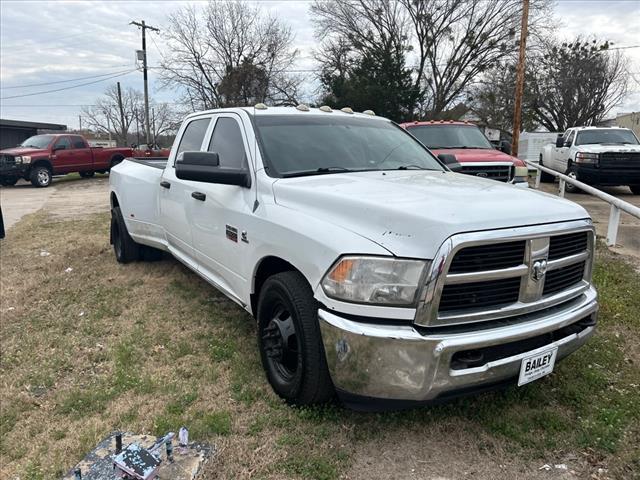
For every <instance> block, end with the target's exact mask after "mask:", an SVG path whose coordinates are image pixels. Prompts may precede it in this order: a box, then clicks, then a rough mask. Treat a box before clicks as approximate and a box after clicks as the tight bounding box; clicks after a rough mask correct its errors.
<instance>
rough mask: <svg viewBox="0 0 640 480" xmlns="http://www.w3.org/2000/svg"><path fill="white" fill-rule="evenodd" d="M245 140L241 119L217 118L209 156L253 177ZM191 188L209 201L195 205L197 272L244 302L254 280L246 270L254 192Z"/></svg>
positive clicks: (197, 184)
mask: <svg viewBox="0 0 640 480" xmlns="http://www.w3.org/2000/svg"><path fill="white" fill-rule="evenodd" d="M246 138H247V137H246V133H245V132H244V127H243V125H242V122H241V119H240V117H239V116H238V115H236V114H233V113H224V114H219V115H217V116H216V117H215V125H214V128H213V132H212V134H211V140H210V141H209V144H208V146H207V150H208V151H210V152H216V153H217V154H218V159H219V162H220V166H221V167H230V168H246V169H249V170H250V171H252V168H251V162H250V159H249V157H248V152H249V151H250V149H249V148H248V147H249V145H247V142H246ZM192 183H193V185H194V186H195V187H196V188H197V190H198V191H199V192H200V193H202V194H204V197H205V198H203V199H202V200H193V201H192V202H191V209H192V214H191V215H192V218H193V223H192V228H193V244H194V248H195V249H196V255H197V258H198V263H199V268H200V270H201V272H202V273H203V274H204V275H205V276H206V277H209V278H210V279H211V280H212V281H213V282H215V283H217V284H218V286H219V287H221V288H222V289H224V290H226V291H227V293H229V294H230V295H232V296H235V297H236V298H241V297H242V294H241V292H242V291H243V286H244V285H246V282H247V280H246V277H247V276H248V275H249V274H250V273H248V272H247V271H245V270H246V269H244V268H243V265H245V264H246V262H245V259H246V258H247V255H248V250H249V242H250V241H251V235H252V234H255V233H256V232H252V231H251V229H250V228H249V227H250V219H251V217H252V216H253V214H252V208H253V204H254V200H255V186H254V187H253V188H245V187H240V186H236V185H221V184H216V183H204V182H192ZM201 198H202V197H201Z"/></svg>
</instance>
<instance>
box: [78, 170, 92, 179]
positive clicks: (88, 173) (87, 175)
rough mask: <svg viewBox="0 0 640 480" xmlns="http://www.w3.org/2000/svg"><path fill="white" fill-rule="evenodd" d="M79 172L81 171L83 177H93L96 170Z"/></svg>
mask: <svg viewBox="0 0 640 480" xmlns="http://www.w3.org/2000/svg"><path fill="white" fill-rule="evenodd" d="M79 173H80V176H81V177H82V178H91V177H93V175H94V174H95V172H93V171H90V172H79Z"/></svg>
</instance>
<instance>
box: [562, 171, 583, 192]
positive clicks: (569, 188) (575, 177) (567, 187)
mask: <svg viewBox="0 0 640 480" xmlns="http://www.w3.org/2000/svg"><path fill="white" fill-rule="evenodd" d="M565 175H566V176H567V177H569V178H572V179H573V180H578V174H577V173H576V169H575V167H573V166H571V165H570V166H569V168H567V171H566V172H565ZM564 191H565V192H567V193H580V192H581V190H580V188H578V187H576V186H575V185H573V184H571V183H569V182H565V184H564Z"/></svg>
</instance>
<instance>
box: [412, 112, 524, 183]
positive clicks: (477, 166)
mask: <svg viewBox="0 0 640 480" xmlns="http://www.w3.org/2000/svg"><path fill="white" fill-rule="evenodd" d="M400 126H401V127H402V128H404V129H406V130H407V131H408V132H409V133H411V134H412V135H413V136H414V137H416V138H417V139H418V140H420V142H422V144H423V145H425V146H426V147H427V148H428V149H429V150H431V151H432V152H433V153H434V154H435V155H437V156H439V155H442V154H449V155H454V156H455V157H456V160H457V161H458V162H459V163H460V165H461V166H462V170H461V173H466V174H468V175H475V176H477V177H485V178H490V179H492V180H498V181H502V182H508V183H513V184H515V185H518V186H521V187H528V186H529V184H528V177H529V173H528V169H527V167H526V165H525V163H524V162H523V161H522V160H520V159H518V158H515V157H512V156H511V155H509V154H508V153H506V152H504V151H500V150H497V149H496V148H495V147H494V146H493V145H491V142H489V140H488V139H487V137H485V135H484V133H482V131H481V130H480V129H479V128H478V126H477V125H474V124H472V123H469V122H455V121H452V120H439V121H429V122H409V123H402V124H400Z"/></svg>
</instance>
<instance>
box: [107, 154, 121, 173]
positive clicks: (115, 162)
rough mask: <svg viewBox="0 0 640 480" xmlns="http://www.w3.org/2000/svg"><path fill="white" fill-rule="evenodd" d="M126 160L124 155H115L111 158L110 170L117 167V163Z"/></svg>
mask: <svg viewBox="0 0 640 480" xmlns="http://www.w3.org/2000/svg"><path fill="white" fill-rule="evenodd" d="M123 160H124V157H122V156H117V157H113V158H112V159H111V162H109V171H111V169H112V168H113V167H115V166H116V165H118V164H119V163H120V162H122V161H123Z"/></svg>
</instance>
